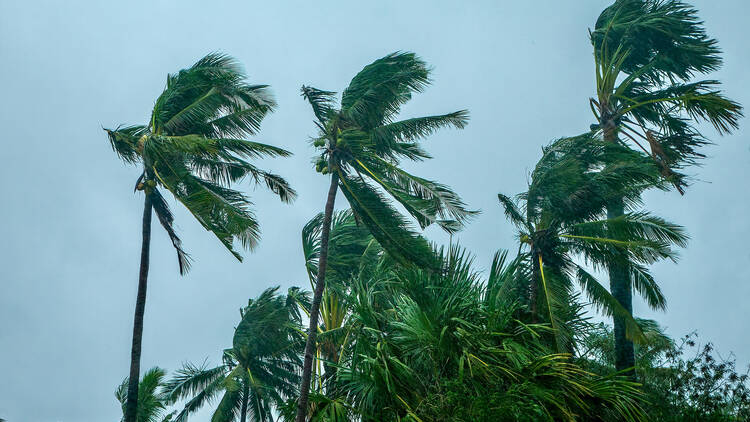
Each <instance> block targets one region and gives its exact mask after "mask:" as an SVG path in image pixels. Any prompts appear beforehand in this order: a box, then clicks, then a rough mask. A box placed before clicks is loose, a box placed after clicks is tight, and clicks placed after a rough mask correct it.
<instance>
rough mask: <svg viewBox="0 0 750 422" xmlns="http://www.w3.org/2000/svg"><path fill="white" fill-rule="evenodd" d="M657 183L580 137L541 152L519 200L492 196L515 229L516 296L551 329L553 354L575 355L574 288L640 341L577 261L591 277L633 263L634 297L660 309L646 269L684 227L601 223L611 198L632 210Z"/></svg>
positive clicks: (646, 218)
mask: <svg viewBox="0 0 750 422" xmlns="http://www.w3.org/2000/svg"><path fill="white" fill-rule="evenodd" d="M615 163H616V165H615ZM659 182H660V178H659V174H658V171H657V170H656V167H655V166H654V165H653V163H652V162H651V161H650V160H649V159H648V157H646V156H645V155H643V154H640V153H638V152H636V151H632V150H630V149H628V148H625V147H622V146H620V145H617V144H613V143H609V142H605V141H602V140H599V139H597V138H596V136H594V135H593V134H585V135H581V136H577V137H572V138H562V139H559V140H557V141H555V142H553V143H552V144H551V145H549V146H547V147H546V148H544V149H543V156H542V158H541V159H540V161H539V163H537V165H536V168H535V169H534V171H533V173H532V175H531V182H530V184H529V188H528V190H527V191H526V192H524V193H523V194H521V195H519V196H518V200H514V199H512V198H509V197H507V196H505V195H502V194H500V195H498V198H499V200H500V203H501V204H502V206H503V207H504V209H505V214H506V216H507V217H508V219H509V220H510V221H511V222H513V223H514V224H515V225H516V226H517V227H518V229H519V235H518V236H519V240H520V242H521V249H520V250H521V251H523V253H522V254H521V255H520V256H521V257H522V263H524V264H525V268H526V271H525V272H524V275H525V278H526V280H525V281H523V282H521V286H520V288H519V290H520V292H519V293H520V294H521V295H522V296H523V302H525V303H527V304H528V307H529V311H530V314H531V315H530V316H531V319H532V322H538V321H540V320H543V321H546V322H549V323H550V324H551V325H552V327H553V329H554V334H555V339H556V343H557V347H558V351H560V352H568V351H572V349H573V344H572V342H573V335H574V333H575V330H574V329H573V328H572V327H571V326H570V324H571V323H574V322H575V321H576V320H577V317H576V315H577V313H576V312H573V311H574V310H575V306H576V305H575V300H573V298H574V292H573V290H572V288H573V285H574V283H575V282H577V283H578V284H579V285H580V287H581V289H582V291H583V292H584V293H585V294H586V296H587V298H588V299H589V301H590V302H591V303H592V304H593V305H595V306H596V307H597V308H598V309H600V310H602V311H604V312H605V313H606V314H607V315H609V316H613V315H614V316H616V317H617V318H619V319H621V320H622V321H624V322H625V323H626V324H627V326H626V328H627V329H628V331H629V335H630V336H631V337H642V335H641V333H640V329H639V328H638V325H637V324H636V322H635V320H634V319H633V317H632V316H631V314H630V311H628V310H627V309H625V308H624V307H623V306H622V305H621V304H620V303H619V302H618V301H617V300H616V299H615V298H614V297H613V296H612V294H610V292H608V291H607V289H606V288H604V287H603V286H602V285H601V284H600V283H599V281H598V280H597V278H596V277H595V276H594V275H592V274H591V273H590V272H589V271H588V270H587V269H586V268H585V267H584V266H582V265H581V264H579V263H578V262H576V261H575V259H574V258H576V257H582V258H583V259H584V260H585V262H587V263H589V264H590V265H592V266H593V267H594V268H595V269H601V268H606V266H607V265H611V263H613V262H618V261H627V262H631V264H630V265H629V267H628V268H629V269H630V271H631V273H630V274H629V277H630V278H631V279H632V280H633V281H634V287H635V288H636V290H637V291H638V292H639V293H641V294H642V295H643V296H644V297H645V298H646V300H647V302H648V304H649V305H650V306H652V307H654V308H657V309H663V308H664V306H665V305H666V301H665V299H664V296H663V294H662V292H661V290H660V289H659V286H658V285H657V284H656V282H655V281H654V279H653V277H652V276H651V274H649V272H648V269H647V268H646V267H645V265H646V264H650V263H652V262H654V261H655V260H658V259H665V258H669V259H673V260H674V259H675V253H674V250H673V246H675V245H677V246H684V245H685V243H686V241H687V235H686V234H685V233H684V230H683V229H682V227H680V226H677V225H675V224H672V223H669V222H667V221H665V220H663V219H661V218H659V217H655V216H652V215H650V214H648V213H644V212H629V213H626V214H623V215H621V216H618V217H614V218H605V217H604V213H605V207H606V205H607V203H608V202H609V200H610V199H611V198H613V197H618V198H624V200H625V201H626V202H627V203H628V204H630V205H631V207H632V205H636V204H638V203H639V198H640V193H641V192H642V191H643V190H644V189H645V188H647V187H650V186H652V185H654V184H657V185H658V184H659ZM571 305H572V306H573V307H572V308H571Z"/></svg>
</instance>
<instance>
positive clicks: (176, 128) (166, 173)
mask: <svg viewBox="0 0 750 422" xmlns="http://www.w3.org/2000/svg"><path fill="white" fill-rule="evenodd" d="M274 107H275V103H274V101H273V99H272V97H271V95H270V93H269V90H268V87H267V86H266V85H251V84H249V83H248V82H247V81H246V78H245V75H244V73H243V71H242V69H241V67H240V65H239V64H238V63H237V62H236V61H235V60H234V59H232V58H231V57H229V56H225V55H221V54H209V55H207V56H206V57H204V58H202V59H200V60H199V61H198V62H196V63H195V64H194V65H193V66H191V67H189V68H187V69H183V70H181V71H179V72H178V73H175V74H171V75H169V76H168V77H167V86H166V88H165V89H164V92H162V94H161V95H160V96H159V97H158V98H157V100H156V103H155V105H154V108H153V110H152V112H151V119H150V120H149V122H148V123H147V124H146V125H141V126H127V127H118V128H117V129H114V130H110V129H105V131H106V132H107V135H108V137H109V140H110V142H111V144H112V148H113V149H114V151H115V152H116V153H117V155H118V156H119V157H120V158H121V159H122V160H123V161H125V162H126V163H128V164H135V165H138V166H140V167H141V169H142V170H141V175H140V176H139V177H138V180H137V181H136V187H135V189H136V191H140V192H143V193H144V207H143V224H142V233H143V242H142V245H141V265H140V273H139V279H138V293H137V297H136V307H135V317H134V323H133V344H132V351H131V361H130V377H129V378H130V380H131V381H130V385H129V387H128V399H127V405H126V412H125V422H134V421H135V410H136V408H137V401H138V375H139V372H140V358H141V337H142V333H143V313H144V308H145V305H146V287H147V280H148V268H149V248H150V242H151V216H152V212H155V213H156V216H157V217H158V219H159V222H160V223H161V225H162V226H163V227H164V229H165V230H166V231H167V234H168V235H169V237H170V239H171V241H172V245H173V246H174V248H175V250H176V251H177V260H178V264H179V268H180V274H184V273H185V272H186V271H187V270H188V268H189V266H190V257H189V256H188V254H187V253H186V252H185V250H184V249H183V247H182V243H181V241H180V238H179V237H178V236H177V234H176V232H175V230H174V227H173V222H174V217H173V215H172V212H171V211H170V209H169V206H168V204H167V202H166V200H165V199H164V197H163V196H162V193H161V189H166V190H168V191H169V192H171V193H172V195H174V197H175V199H176V200H177V201H178V202H180V203H182V204H183V205H184V206H185V207H186V208H187V209H188V211H190V212H191V213H192V214H193V216H194V217H195V219H196V220H198V222H199V223H200V224H201V225H202V226H203V227H204V228H205V229H206V230H208V231H210V232H212V233H213V234H214V235H216V237H217V238H218V239H219V241H220V242H221V243H222V244H223V245H224V246H225V247H226V248H227V249H228V250H229V251H230V252H231V253H232V254H233V255H234V256H235V257H236V258H237V259H239V260H242V257H241V255H240V254H239V253H238V252H237V251H236V250H235V248H234V242H235V240H237V241H239V243H241V245H242V246H243V247H245V248H247V249H252V248H253V247H254V246H255V245H256V244H257V243H258V240H259V237H260V230H259V225H258V221H257V219H256V218H255V215H254V213H253V211H252V209H251V208H250V202H249V200H248V198H247V197H246V196H245V195H244V194H242V193H241V192H239V191H236V190H233V189H231V188H230V186H231V184H232V183H234V182H238V181H240V180H242V179H244V178H249V179H250V180H252V181H253V182H255V183H263V184H265V185H266V186H267V187H268V188H269V189H270V190H271V191H273V192H274V193H275V194H277V195H278V196H279V198H280V199H281V200H282V201H284V202H289V201H291V200H292V199H293V198H294V197H295V195H296V194H295V192H294V190H292V189H291V188H290V187H289V185H288V184H287V182H286V181H285V180H284V179H283V178H281V177H280V176H278V175H276V174H273V173H270V172H267V171H264V170H261V169H259V168H257V167H256V166H255V165H253V164H251V163H250V162H249V161H248V160H249V159H253V158H259V157H263V156H270V157H273V156H288V155H289V154H290V153H289V152H287V151H285V150H283V149H281V148H277V147H273V146H270V145H266V144H261V143H257V142H251V141H247V140H244V139H243V138H244V137H246V136H248V135H253V134H255V133H256V132H257V131H258V129H259V128H260V123H261V121H262V120H263V118H264V117H265V116H266V114H268V113H269V112H271V111H272V110H273V108H274Z"/></svg>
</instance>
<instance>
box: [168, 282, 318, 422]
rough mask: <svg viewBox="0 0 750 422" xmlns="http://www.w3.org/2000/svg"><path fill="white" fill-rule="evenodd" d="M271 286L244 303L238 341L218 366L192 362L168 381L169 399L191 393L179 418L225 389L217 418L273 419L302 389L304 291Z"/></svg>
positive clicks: (179, 421)
mask: <svg viewBox="0 0 750 422" xmlns="http://www.w3.org/2000/svg"><path fill="white" fill-rule="evenodd" d="M277 290H278V288H271V289H266V290H265V291H264V292H263V293H261V294H260V296H258V297H257V298H255V299H250V300H249V301H248V305H247V307H245V308H243V309H241V314H242V320H241V321H240V323H239V325H238V326H237V328H236V330H235V333H234V339H233V342H232V343H233V346H232V348H230V349H226V350H224V353H223V358H222V360H223V363H222V364H221V365H218V366H216V367H208V366H206V365H205V364H204V365H202V366H196V365H193V364H190V363H187V364H185V365H184V366H183V367H182V368H181V369H179V370H178V371H177V372H176V374H175V376H174V377H173V378H172V379H171V380H170V381H169V382H167V383H165V386H164V390H165V400H166V401H167V402H170V403H175V402H177V401H178V400H180V399H185V398H187V399H189V400H188V401H187V402H186V403H185V406H184V408H183V409H182V410H181V411H180V412H179V413H177V414H176V416H175V419H174V422H184V421H187V420H188V416H189V415H190V414H192V413H194V412H196V411H197V410H198V409H200V408H201V407H202V406H204V405H205V404H207V403H209V402H211V401H212V400H213V399H215V398H216V397H218V396H220V395H221V399H220V400H219V403H218V405H217V407H216V410H215V412H214V414H213V416H212V418H211V420H212V421H218V422H231V421H234V420H238V419H239V420H242V421H244V420H245V416H249V417H250V420H252V421H273V420H274V416H273V409H274V407H275V406H279V405H280V404H282V403H283V402H284V400H285V399H286V398H287V397H290V396H292V395H293V394H294V393H295V392H296V384H297V382H298V381H299V375H298V370H299V367H300V366H301V360H300V357H299V356H300V349H301V347H302V345H303V341H304V338H303V336H302V334H301V327H302V319H301V316H300V313H299V308H298V305H299V303H300V302H304V301H305V297H304V294H302V293H301V292H300V291H299V290H298V289H296V288H292V289H290V290H289V293H288V294H287V295H280V294H278V292H277Z"/></svg>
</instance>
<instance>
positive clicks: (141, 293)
mask: <svg viewBox="0 0 750 422" xmlns="http://www.w3.org/2000/svg"><path fill="white" fill-rule="evenodd" d="M145 197H146V198H145V199H144V201H143V241H142V243H141V271H140V273H139V275H138V294H137V296H136V299H135V316H134V317H133V345H132V348H131V350H130V376H129V379H128V397H127V401H126V402H125V418H124V419H125V422H135V421H136V416H137V415H136V413H137V411H138V380H139V378H140V372H141V338H142V337H143V312H144V310H145V308H146V286H147V283H148V258H149V248H150V246H151V208H152V207H151V196H150V195H149V194H148V193H146V195H145Z"/></svg>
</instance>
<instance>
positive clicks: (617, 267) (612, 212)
mask: <svg viewBox="0 0 750 422" xmlns="http://www.w3.org/2000/svg"><path fill="white" fill-rule="evenodd" d="M624 210H625V207H624V204H623V201H622V198H618V199H617V200H615V201H612V202H610V204H609V205H607V218H615V217H619V216H621V215H623V214H624ZM608 270H609V289H610V290H611V291H612V296H613V297H614V298H615V299H617V301H618V302H620V305H622V307H623V308H625V310H627V311H628V312H629V313H630V314H631V315H632V314H633V289H632V287H631V283H630V274H629V273H630V271H629V269H628V265H627V263H618V262H613V263H611V264H610V265H609V268H608ZM614 325H615V369H617V370H618V371H621V370H623V369H628V368H633V367H634V366H635V348H634V346H633V342H632V341H630V340H629V339H628V338H627V337H626V335H625V320H624V319H623V318H622V317H618V316H615V317H614ZM627 375H628V376H629V377H631V378H635V369H631V370H629V371H628V372H627Z"/></svg>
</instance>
